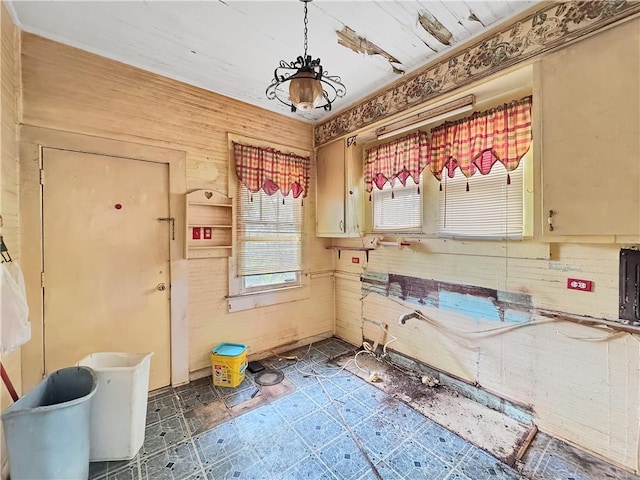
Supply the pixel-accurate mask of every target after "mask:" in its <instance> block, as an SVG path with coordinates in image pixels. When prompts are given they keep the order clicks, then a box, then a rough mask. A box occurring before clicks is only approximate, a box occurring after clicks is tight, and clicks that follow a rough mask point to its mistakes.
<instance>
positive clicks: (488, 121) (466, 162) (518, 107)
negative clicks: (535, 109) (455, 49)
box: [429, 96, 532, 179]
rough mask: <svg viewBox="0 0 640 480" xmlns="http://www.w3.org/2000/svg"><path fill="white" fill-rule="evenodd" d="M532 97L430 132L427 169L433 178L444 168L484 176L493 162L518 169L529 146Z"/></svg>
mask: <svg viewBox="0 0 640 480" xmlns="http://www.w3.org/2000/svg"><path fill="white" fill-rule="evenodd" d="M531 103H532V98H531V96H529V97H525V98H523V99H521V100H518V101H514V102H511V103H505V104H504V105H502V106H499V107H497V108H492V109H490V110H486V111H484V112H477V113H474V114H473V115H471V116H470V117H467V118H464V119H462V120H459V121H457V122H447V123H444V124H443V125H440V126H439V127H436V128H434V129H433V130H431V145H430V148H429V152H430V158H429V169H430V170H431V172H432V173H433V175H435V177H436V178H438V179H440V178H441V177H442V171H443V170H444V168H445V167H447V171H448V175H449V176H450V177H453V176H454V172H455V169H456V167H457V168H459V169H460V171H461V172H462V173H463V174H464V175H465V176H466V177H470V176H472V175H473V174H474V173H476V172H480V174H481V175H486V174H488V173H489V172H490V171H491V168H492V167H493V165H494V164H495V163H496V162H500V163H502V164H503V165H504V167H505V168H506V169H507V171H512V170H514V169H515V168H517V167H518V164H519V163H520V160H521V159H522V157H523V155H524V154H525V153H527V151H528V150H529V146H530V145H531Z"/></svg>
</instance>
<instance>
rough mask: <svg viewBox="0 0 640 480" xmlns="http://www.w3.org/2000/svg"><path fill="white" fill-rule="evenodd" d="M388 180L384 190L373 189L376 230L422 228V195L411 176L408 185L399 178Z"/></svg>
mask: <svg viewBox="0 0 640 480" xmlns="http://www.w3.org/2000/svg"><path fill="white" fill-rule="evenodd" d="M393 183H395V186H393V188H392V186H391V185H392V184H391V182H387V183H385V184H384V186H383V187H382V190H378V189H377V188H374V189H373V192H372V195H371V201H372V202H373V229H374V230H392V231H401V230H414V231H417V230H420V229H421V227H422V195H420V194H419V193H418V185H417V184H416V183H415V182H414V181H413V179H412V178H411V177H409V178H407V182H406V186H403V185H402V184H401V183H400V182H399V181H398V180H394V181H393Z"/></svg>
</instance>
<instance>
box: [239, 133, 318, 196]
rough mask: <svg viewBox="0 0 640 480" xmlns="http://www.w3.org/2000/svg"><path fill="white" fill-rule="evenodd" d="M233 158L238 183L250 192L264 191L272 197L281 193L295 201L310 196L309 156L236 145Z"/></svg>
mask: <svg viewBox="0 0 640 480" xmlns="http://www.w3.org/2000/svg"><path fill="white" fill-rule="evenodd" d="M233 155H234V159H235V163H236V175H237V176H238V180H239V181H240V182H242V183H243V184H244V185H245V186H246V187H247V189H248V190H249V191H250V192H252V193H257V192H258V191H260V190H264V192H265V193H266V194H267V195H273V194H274V193H276V192H277V191H280V192H281V193H282V195H283V196H285V197H286V196H287V195H289V193H293V196H294V198H298V197H299V196H300V195H302V197H303V198H304V197H306V196H307V194H308V193H309V164H310V161H309V157H301V156H299V155H295V154H293V153H285V152H280V151H278V150H275V149H273V148H262V147H255V146H252V145H242V144H240V143H236V142H233Z"/></svg>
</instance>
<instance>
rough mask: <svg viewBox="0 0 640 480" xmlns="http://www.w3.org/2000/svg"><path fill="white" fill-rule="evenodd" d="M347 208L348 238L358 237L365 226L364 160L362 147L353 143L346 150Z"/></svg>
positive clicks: (346, 227) (346, 228)
mask: <svg viewBox="0 0 640 480" xmlns="http://www.w3.org/2000/svg"><path fill="white" fill-rule="evenodd" d="M345 155H346V158H345V165H346V167H345V168H346V172H345V174H346V176H345V178H346V184H345V188H346V192H345V193H346V200H345V201H346V207H345V224H346V226H345V230H346V233H347V236H349V237H357V236H359V235H360V234H361V233H362V225H364V204H363V198H364V179H363V174H364V159H363V157H362V146H361V145H359V144H357V143H355V142H354V143H352V144H351V145H349V146H348V147H347V150H346V153H345Z"/></svg>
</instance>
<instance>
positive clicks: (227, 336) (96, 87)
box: [22, 34, 334, 386]
mask: <svg viewBox="0 0 640 480" xmlns="http://www.w3.org/2000/svg"><path fill="white" fill-rule="evenodd" d="M22 82H23V105H24V108H23V112H24V119H23V122H24V124H25V125H30V126H36V127H46V128H50V129H57V130H62V131H66V132H75V133H81V134H85V135H94V136H98V137H106V138H111V139H116V140H123V141H127V142H134V143H139V144H145V145H151V146H158V147H165V148H171V149H175V150H181V151H185V152H186V154H187V166H186V170H187V171H186V174H187V190H188V191H191V190H195V189H200V188H207V189H216V190H218V191H220V192H222V193H223V194H227V192H228V189H229V186H228V177H229V172H228V167H227V165H228V155H229V153H228V143H227V142H228V139H227V135H228V133H229V132H231V133H235V134H239V135H243V136H245V137H252V138H256V139H259V140H266V141H273V142H275V143H277V144H281V145H288V146H291V147H294V148H297V149H306V150H311V149H312V127H311V125H308V124H305V123H303V122H300V121H297V120H293V119H289V118H287V117H284V116H281V115H278V114H275V113H272V112H268V111H266V110H262V109H259V108H256V107H252V106H250V105H247V104H245V103H242V102H239V101H236V100H233V99H229V98H226V97H222V96H220V95H216V94H213V93H210V92H206V91H204V90H201V89H198V88H195V87H191V86H188V85H185V84H182V83H179V82H176V81H173V80H169V79H167V78H163V77H160V76H158V75H154V74H151V73H148V72H144V71H141V70H138V69H135V68H132V67H128V66H125V65H122V64H120V63H118V62H114V61H111V60H107V59H104V58H102V57H99V56H96V55H93V54H89V53H86V52H83V51H80V50H77V49H74V48H70V47H67V46H64V45H61V44H59V43H56V42H52V41H49V40H45V39H43V38H40V37H37V36H34V35H30V34H23V36H22ZM23 181H24V182H30V183H29V185H28V186H29V187H30V188H33V186H34V185H33V182H35V181H36V179H24V180H23ZM313 184H314V181H313V179H312V181H311V185H313ZM314 197H315V195H314V192H313V191H311V192H310V194H309V197H308V198H307V199H306V200H305V207H304V208H305V232H306V247H307V248H306V251H305V255H306V256H307V257H308V259H309V261H308V265H309V269H308V272H307V273H308V274H309V275H310V278H311V281H310V285H311V286H310V290H311V295H310V297H309V298H308V299H306V300H301V301H297V302H290V303H285V304H279V305H275V306H272V307H263V308H257V309H252V310H247V311H243V312H238V313H233V314H229V313H227V302H226V299H225V296H226V295H227V294H228V262H227V259H226V258H212V259H192V260H189V261H188V268H189V275H188V285H187V287H188V324H189V369H190V371H192V372H194V371H196V370H199V369H202V368H204V367H207V366H209V365H210V360H209V356H208V354H209V351H210V349H211V347H213V346H214V345H215V344H217V343H219V342H222V341H229V342H242V343H246V344H248V345H249V354H258V353H260V352H268V351H270V350H272V349H274V348H276V347H278V346H281V345H284V344H287V343H289V342H296V341H299V340H302V339H305V338H308V337H313V336H316V335H326V334H332V332H333V328H334V312H333V299H334V296H333V278H332V276H331V275H329V276H327V275H322V274H321V272H322V271H324V270H326V269H327V267H326V265H328V264H330V263H331V257H330V253H329V252H328V251H327V250H325V243H327V241H326V240H322V239H316V238H315V237H314V235H313V232H314V228H313V227H314V211H315V206H314V200H313V199H314ZM178 234H179V233H178ZM30 241H31V240H29V239H27V240H25V242H30ZM175 287H176V286H175V285H174V288H175ZM181 287H182V286H181ZM23 362H24V371H25V374H24V378H25V385H27V386H31V385H33V383H35V381H36V379H37V375H38V372H39V369H40V366H39V365H40V363H41V362H40V359H37V358H27V357H26V356H25V358H23Z"/></svg>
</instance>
